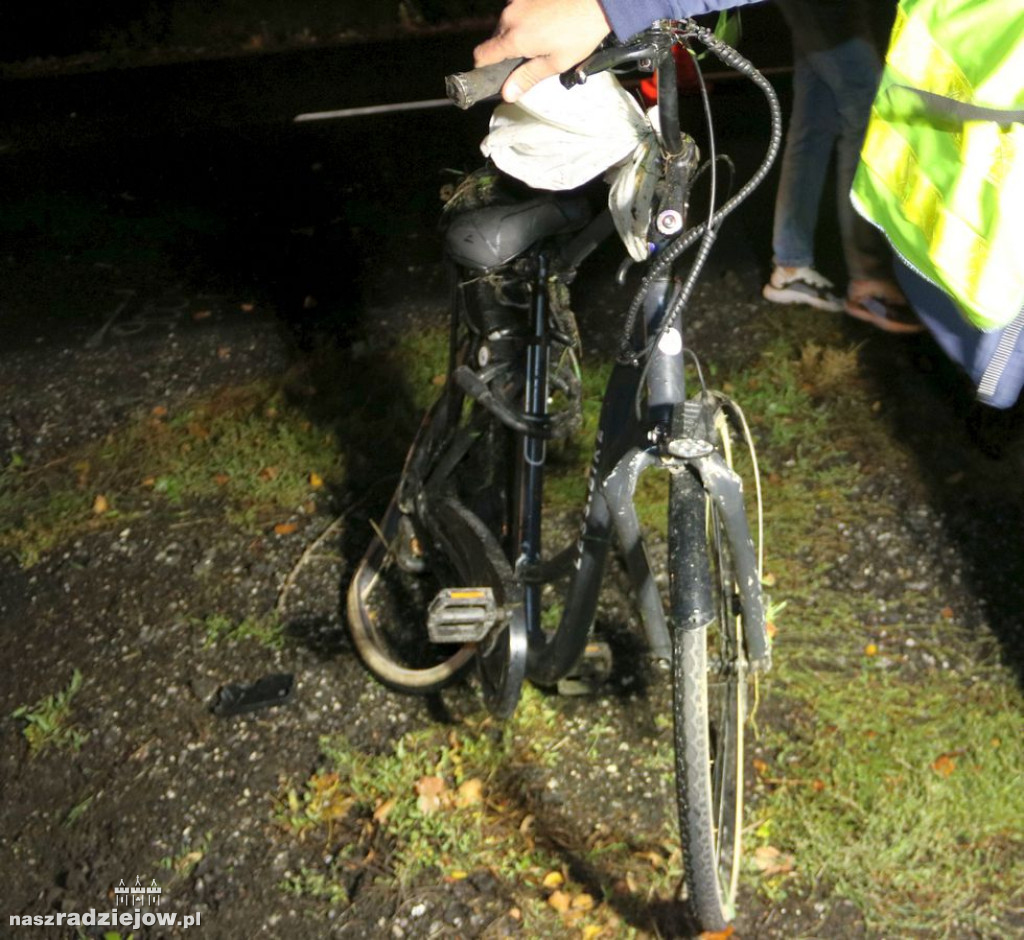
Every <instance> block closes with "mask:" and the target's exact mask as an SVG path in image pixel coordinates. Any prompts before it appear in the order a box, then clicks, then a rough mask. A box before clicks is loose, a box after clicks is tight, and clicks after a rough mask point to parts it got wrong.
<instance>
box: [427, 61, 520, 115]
mask: <svg viewBox="0 0 1024 940" xmlns="http://www.w3.org/2000/svg"><path fill="white" fill-rule="evenodd" d="M525 61H526V60H525V59H504V60H502V61H501V62H495V63H494V64H493V65H485V66H483V67H482V68H478V69H472V70H471V71H469V72H456V73H455V74H454V75H446V76H445V79H444V90H445V92H446V93H447V94H448V97H449V98H451V100H452V101H453V102H454V103H455V104H456V105H457V106H458V107H460V108H462V110H463V111H465V110H466V109H467V108H472V107H473V105H475V104H478V103H479V102H481V101H484V100H485V99H487V98H493V97H494V96H495V95H497V94H498V93H499V92H500V91H501V86H502V85H504V84H505V79H506V78H508V77H509V75H511V74H512V70H513V69H514V68H516V67H517V66H519V65H521V64H522V63H523V62H525Z"/></svg>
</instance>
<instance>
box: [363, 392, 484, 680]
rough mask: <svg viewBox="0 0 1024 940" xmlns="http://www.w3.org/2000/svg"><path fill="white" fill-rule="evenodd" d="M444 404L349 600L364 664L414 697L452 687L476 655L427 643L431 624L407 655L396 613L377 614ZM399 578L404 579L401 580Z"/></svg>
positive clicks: (419, 442) (422, 435)
mask: <svg viewBox="0 0 1024 940" xmlns="http://www.w3.org/2000/svg"><path fill="white" fill-rule="evenodd" d="M440 404H441V401H440V400H439V401H438V402H437V403H436V404H435V406H434V407H433V408H432V409H431V410H430V412H428V414H427V416H426V418H425V419H424V422H423V424H422V425H421V427H420V431H419V432H418V433H417V435H416V438H415V440H414V441H413V444H412V446H411V447H410V449H409V454H408V456H407V458H406V463H405V468H404V469H403V477H402V482H400V483H399V485H398V487H397V488H396V490H395V494H394V496H393V497H392V499H391V502H390V503H389V505H388V508H387V510H386V512H385V514H384V518H383V519H382V520H381V522H380V524H379V526H377V529H376V531H375V533H374V536H373V538H372V540H371V542H370V544H369V546H368V547H367V549H366V552H365V553H364V554H363V557H362V558H361V559H360V562H359V565H358V566H357V568H356V571H355V574H354V575H353V577H352V579H351V581H350V582H349V587H348V592H347V597H346V612H347V615H348V626H349V635H350V636H351V638H352V642H353V644H354V645H355V647H356V652H357V653H358V654H359V656H360V658H361V659H362V661H363V663H364V664H365V665H366V667H367V668H368V669H369V670H370V672H372V673H373V674H374V675H375V676H376V677H377V678H378V679H379V680H380V681H381V682H382V683H384V684H385V685H387V686H389V687H390V688H393V689H396V690H398V691H400V692H409V693H414V694H427V693H431V692H436V691H438V690H439V689H441V688H444V687H445V686H447V685H448V684H449V683H451V682H452V681H454V680H455V679H456V678H458V677H459V676H461V675H462V674H463V673H464V672H465V670H466V668H467V667H468V666H469V665H470V663H471V662H472V660H473V657H474V655H475V652H476V651H475V649H474V647H473V646H471V645H470V644H462V645H460V646H457V647H438V646H435V645H433V644H426V643H424V642H423V638H424V637H425V636H426V624H425V622H423V623H420V624H418V625H417V626H416V627H415V632H414V633H413V634H412V635H411V637H410V639H411V641H412V646H413V647H414V648H416V655H415V658H413V657H412V656H411V654H409V653H407V652H404V650H405V648H406V646H407V643H406V642H405V641H399V640H398V639H397V638H396V637H395V636H393V635H392V634H391V631H390V629H389V618H390V617H391V616H393V615H392V613H391V612H390V611H381V610H379V609H375V606H376V604H377V603H378V602H377V601H375V599H374V594H375V592H376V591H377V590H378V588H380V589H388V588H389V587H390V586H388V585H381V584H380V580H381V579H382V578H383V577H384V575H385V572H386V571H387V570H388V568H389V567H393V566H397V564H396V552H395V549H394V545H395V542H396V540H397V539H398V538H399V525H400V522H401V519H402V515H403V514H402V512H401V510H400V508H399V501H400V494H401V492H402V489H403V483H404V480H405V476H406V474H407V473H408V472H409V467H410V465H411V464H412V463H413V462H414V461H415V460H416V458H417V454H418V452H420V451H422V450H423V449H429V447H430V446H431V444H432V443H433V440H434V438H435V437H436V435H437V433H438V431H439V424H440V423H441V422H442V419H443V416H442V415H440V414H439V412H440V411H441V408H440ZM398 577H399V578H401V577H402V576H401V575H400V574H399V575H398ZM410 579H411V580H415V576H414V575H412V576H410ZM410 593H412V592H410ZM403 622H404V618H403Z"/></svg>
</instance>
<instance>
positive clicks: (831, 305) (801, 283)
mask: <svg viewBox="0 0 1024 940" xmlns="http://www.w3.org/2000/svg"><path fill="white" fill-rule="evenodd" d="M833 286H834V285H833V284H832V282H831V281H830V280H829V279H828V278H827V277H825V276H824V275H823V274H819V273H818V272H817V271H815V270H814V268H783V267H779V266H778V265H776V267H775V270H774V271H772V276H771V278H770V279H769V280H768V283H767V284H765V285H764V289H763V290H762V291H761V294H762V296H763V297H764V299H765V300H770V301H771V302H772V303H775V304H807V305H808V306H810V307H816V308H817V309H818V310H826V311H828V312H829V313H839V312H840V311H841V310H842V309H843V302H842V301H841V300H840V299H839V298H838V297H837V296H836V295H835V294H833V293H832V289H833Z"/></svg>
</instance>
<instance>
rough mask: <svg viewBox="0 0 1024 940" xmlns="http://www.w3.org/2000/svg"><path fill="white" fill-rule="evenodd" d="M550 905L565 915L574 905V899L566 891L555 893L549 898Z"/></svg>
mask: <svg viewBox="0 0 1024 940" xmlns="http://www.w3.org/2000/svg"><path fill="white" fill-rule="evenodd" d="M548 904H550V905H551V906H552V907H553V908H554V909H555V910H556V911H558V913H559V914H565V913H566V912H567V911H568V910H569V908H570V906H571V905H572V898H571V897H570V896H569V894H568V892H566V891H553V892H552V893H551V896H550V897H549V898H548Z"/></svg>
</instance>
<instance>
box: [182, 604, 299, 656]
mask: <svg viewBox="0 0 1024 940" xmlns="http://www.w3.org/2000/svg"><path fill="white" fill-rule="evenodd" d="M196 624H197V626H198V627H199V629H200V630H202V632H203V649H209V648H210V647H212V646H219V645H221V644H222V643H224V642H225V641H229V642H238V641H247V640H248V641H252V642H255V643H258V644H259V645H260V646H264V647H266V648H267V649H272V650H279V649H282V648H283V647H284V641H285V634H284V626H283V624H282V623H281V621H280V619H279V618H278V617H276V616H275V615H273V614H269V615H266V616H261V617H257V616H253V617H245V618H244V619H242V620H234V619H233V618H231V617H229V616H228V615H227V614H221V613H216V614H210V615H209V616H207V617H206V618H205V619H203V620H201V621H196Z"/></svg>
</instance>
